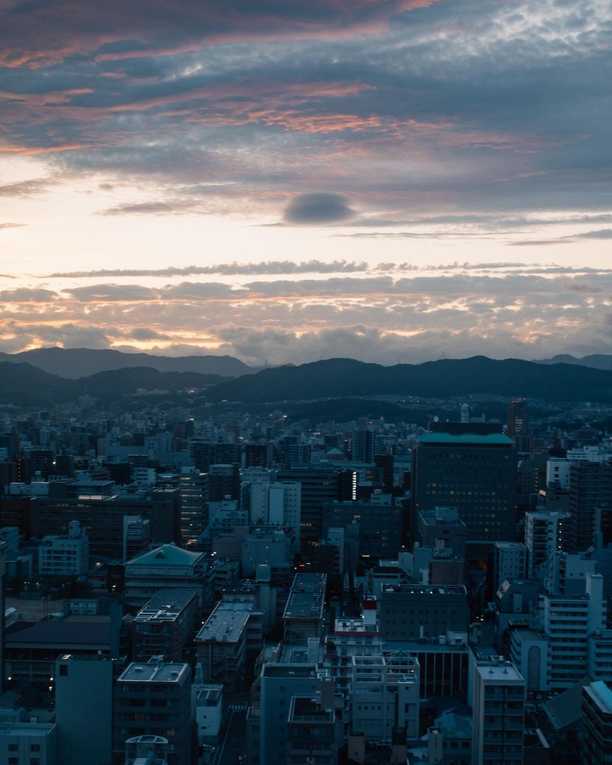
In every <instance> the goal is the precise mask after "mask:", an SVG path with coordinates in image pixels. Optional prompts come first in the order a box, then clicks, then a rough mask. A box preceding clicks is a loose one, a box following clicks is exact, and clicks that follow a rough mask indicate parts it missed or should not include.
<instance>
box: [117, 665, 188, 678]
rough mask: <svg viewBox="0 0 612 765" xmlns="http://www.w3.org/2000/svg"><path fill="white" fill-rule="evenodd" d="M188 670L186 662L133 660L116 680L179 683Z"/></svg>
mask: <svg viewBox="0 0 612 765" xmlns="http://www.w3.org/2000/svg"><path fill="white" fill-rule="evenodd" d="M188 672H189V665H188V664H179V663H161V664H156V663H154V662H150V663H149V662H135V661H134V662H132V663H131V664H130V665H128V667H126V669H124V670H123V672H122V673H121V675H120V676H119V678H118V682H125V683H180V682H181V681H182V680H183V678H184V677H185V676H186V675H187V673H188Z"/></svg>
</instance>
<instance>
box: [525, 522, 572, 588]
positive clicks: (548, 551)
mask: <svg viewBox="0 0 612 765" xmlns="http://www.w3.org/2000/svg"><path fill="white" fill-rule="evenodd" d="M569 519H570V516H569V514H568V513H560V512H556V511H549V510H534V511H533V512H530V513H526V515H525V545H526V547H527V572H528V575H529V578H530V579H533V578H534V577H535V575H536V572H537V571H538V569H539V567H540V566H541V565H542V564H543V563H545V562H546V561H547V560H550V558H551V557H552V555H553V553H554V552H555V551H556V550H563V549H564V548H565V547H566V546H567V544H568V533H569V529H568V525H569Z"/></svg>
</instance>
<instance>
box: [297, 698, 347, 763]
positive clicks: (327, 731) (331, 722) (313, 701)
mask: <svg viewBox="0 0 612 765" xmlns="http://www.w3.org/2000/svg"><path fill="white" fill-rule="evenodd" d="M337 730H338V729H337V726H336V718H335V715H334V710H333V709H328V708H326V707H325V706H324V705H323V704H321V700H320V698H318V697H315V698H312V697H310V696H293V697H292V698H291V705H290V707H289V723H288V726H287V765H313V763H316V765H337V763H338V741H337Z"/></svg>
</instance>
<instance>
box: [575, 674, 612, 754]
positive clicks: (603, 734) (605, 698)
mask: <svg viewBox="0 0 612 765" xmlns="http://www.w3.org/2000/svg"><path fill="white" fill-rule="evenodd" d="M580 761H581V763H582V765H609V764H610V763H612V691H611V690H610V687H609V686H608V685H607V684H606V683H604V682H603V681H601V680H598V681H596V682H594V683H590V684H589V685H586V686H585V687H584V688H583V689H582V730H581V735H580Z"/></svg>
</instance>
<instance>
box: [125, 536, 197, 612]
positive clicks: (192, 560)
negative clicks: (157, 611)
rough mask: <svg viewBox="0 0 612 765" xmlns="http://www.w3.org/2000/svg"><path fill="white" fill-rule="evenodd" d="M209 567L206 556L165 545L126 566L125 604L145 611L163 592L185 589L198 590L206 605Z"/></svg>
mask: <svg viewBox="0 0 612 765" xmlns="http://www.w3.org/2000/svg"><path fill="white" fill-rule="evenodd" d="M209 565H210V561H209V558H208V556H207V555H206V553H201V552H200V553H197V552H190V551H189V550H183V549H181V548H180V547H176V545H169V544H168V545H162V546H161V547H158V548H156V549H155V550H151V551H149V552H146V553H144V554H143V555H139V556H138V557H137V558H133V559H132V560H130V561H128V562H127V563H126V564H125V589H124V597H125V601H126V603H128V604H129V605H130V606H136V607H140V608H142V606H144V605H145V603H146V602H147V601H148V600H149V599H150V598H151V597H153V595H155V593H157V592H158V591H159V590H168V589H169V590H176V589H183V590H188V591H190V592H191V591H193V590H196V591H197V593H198V597H199V599H200V603H203V602H204V598H205V590H206V581H207V572H208V569H209Z"/></svg>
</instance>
